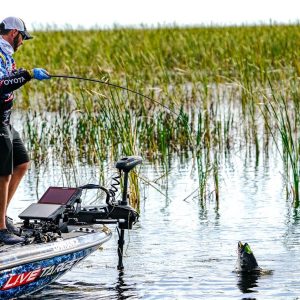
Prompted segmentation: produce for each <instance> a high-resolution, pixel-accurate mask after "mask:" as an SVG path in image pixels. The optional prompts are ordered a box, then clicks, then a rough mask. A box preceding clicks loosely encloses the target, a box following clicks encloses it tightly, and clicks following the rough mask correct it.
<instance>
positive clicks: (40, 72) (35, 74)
mask: <svg viewBox="0 0 300 300" xmlns="http://www.w3.org/2000/svg"><path fill="white" fill-rule="evenodd" d="M32 78H34V79H37V80H44V79H50V78H51V76H50V75H49V74H48V72H47V71H46V70H44V69H42V68H34V69H33V70H32Z"/></svg>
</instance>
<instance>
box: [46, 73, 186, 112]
mask: <svg viewBox="0 0 300 300" xmlns="http://www.w3.org/2000/svg"><path fill="white" fill-rule="evenodd" d="M49 76H51V77H52V78H65V79H76V80H83V81H90V82H97V83H101V84H105V85H108V86H111V87H114V88H119V89H122V90H125V91H128V92H131V93H133V94H136V95H139V96H141V97H143V98H145V99H147V100H149V101H152V102H154V103H156V104H159V105H160V106H162V107H163V108H165V109H167V110H168V111H169V112H171V113H172V114H174V115H176V116H177V117H181V116H180V115H179V114H178V113H176V112H175V111H173V110H171V109H170V108H169V107H168V106H166V105H164V104H162V103H161V102H159V101H157V100H154V99H153V98H151V97H149V96H146V95H144V94H142V93H140V92H137V91H135V90H132V89H130V88H127V87H124V86H121V85H117V84H114V83H110V82H107V81H103V80H99V79H93V78H85V77H79V76H71V75H51V74H49Z"/></svg>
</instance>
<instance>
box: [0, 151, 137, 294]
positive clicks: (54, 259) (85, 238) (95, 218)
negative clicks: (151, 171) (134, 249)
mask: <svg viewBox="0 0 300 300" xmlns="http://www.w3.org/2000/svg"><path fill="white" fill-rule="evenodd" d="M141 162H142V158H141V157H138V156H129V157H124V158H122V159H120V160H119V161H118V162H117V163H116V168H117V169H118V171H119V174H118V175H117V176H116V177H114V178H113V179H114V182H113V184H112V187H111V188H110V189H107V188H105V187H103V186H100V185H96V184H87V185H84V186H81V187H75V188H70V187H67V188H66V187H49V188H48V190H47V191H46V192H45V193H44V195H43V196H42V197H41V198H40V200H39V201H38V202H37V203H33V204H31V205H30V206H29V207H27V208H26V209H25V210H24V211H23V212H22V213H21V214H20V215H19V218H20V219H21V220H22V223H20V224H18V227H19V229H20V235H21V236H22V237H24V239H25V241H24V242H22V243H20V244H16V245H11V246H10V245H1V246H0V299H13V298H17V297H20V296H25V295H29V294H32V293H35V292H37V291H39V290H41V289H43V288H44V287H45V286H47V285H48V284H51V283H52V282H54V281H55V280H57V279H58V278H59V277H60V276H62V275H63V274H65V273H66V272H67V271H69V270H71V269H72V267H74V266H75V265H77V264H78V263H80V261H82V260H83V259H84V258H86V257H87V256H88V255H90V254H91V253H93V252H94V251H95V250H97V249H98V248H99V247H100V246H101V245H102V244H103V243H105V242H106V241H108V240H109V239H110V238H111V235H112V233H111V231H110V229H109V228H108V227H106V226H105V225H106V224H116V225H117V228H118V234H119V240H118V250H117V253H118V257H119V260H118V269H119V270H122V269H123V268H124V267H123V246H124V231H125V230H129V229H132V226H133V224H135V223H136V222H137V220H138V213H137V212H136V211H135V210H134V209H133V208H132V207H131V206H130V205H129V204H128V202H127V199H128V191H127V190H128V174H129V172H130V171H131V170H132V169H133V168H134V167H135V166H136V165H138V164H140V163H141ZM121 181H122V185H123V190H122V199H121V200H119V201H118V200H116V199H115V195H116V192H117V190H118V188H117V185H119V184H120V183H121ZM87 189H100V190H102V191H104V192H105V194H106V204H105V205H103V206H87V207H82V206H81V203H82V199H81V197H82V191H83V190H87Z"/></svg>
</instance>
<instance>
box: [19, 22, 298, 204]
mask: <svg viewBox="0 0 300 300" xmlns="http://www.w3.org/2000/svg"><path fill="white" fill-rule="evenodd" d="M34 36H35V39H34V40H33V42H31V43H25V46H24V48H23V49H22V51H20V52H19V53H17V54H16V56H17V57H16V60H17V62H18V64H19V66H22V67H24V68H32V67H33V66H42V67H44V68H46V69H47V70H49V72H50V73H51V74H53V75H55V74H66V75H77V76H82V77H85V78H96V79H101V80H103V81H107V82H112V83H115V84H119V85H122V86H124V87H129V88H130V89H133V90H136V91H139V92H140V93H142V94H145V95H147V96H148V97H151V98H152V99H154V101H150V100H149V99H145V98H144V97H141V96H139V95H136V94H133V93H130V92H126V91H124V90H121V89H115V88H111V87H108V86H106V85H100V84H99V85H97V84H95V83H89V82H83V81H76V80H65V79H54V78H53V79H52V80H50V82H45V83H44V82H43V83H30V84H28V85H27V86H26V87H24V88H23V89H22V90H21V91H20V94H19V98H18V99H19V100H18V101H17V102H16V104H15V105H16V106H17V108H18V109H19V110H21V111H22V114H23V133H24V138H25V140H26V143H27V146H28V149H29V151H30V154H31V158H32V160H33V162H34V165H35V166H37V167H39V166H42V165H43V166H47V165H49V164H51V163H52V164H53V163H56V164H61V165H66V166H69V167H74V166H75V165H76V162H78V161H79V162H81V163H84V164H90V165H94V164H95V165H97V166H101V165H102V164H103V163H104V162H107V161H114V160H116V159H117V158H118V157H120V156H122V155H133V154H135V155H141V156H143V157H144V158H146V159H147V160H149V161H150V162H152V163H155V164H161V165H163V166H164V168H165V174H166V175H165V177H164V180H167V179H166V178H167V175H168V172H169V169H170V168H171V157H174V156H176V157H178V159H179V160H193V161H194V171H195V172H197V174H198V178H199V188H198V190H197V193H198V196H199V199H200V202H201V204H202V205H205V201H206V199H207V198H208V197H210V198H211V197H213V199H215V201H216V203H218V202H219V201H221V198H222V195H220V194H219V190H220V189H219V185H220V178H219V168H220V165H221V164H223V163H224V162H225V161H226V159H228V157H230V156H231V155H233V154H235V153H237V152H238V151H241V149H243V151H245V153H246V158H245V161H246V160H247V157H250V156H251V157H252V158H253V157H254V158H255V160H256V161H257V162H259V160H260V159H262V157H265V156H268V155H269V153H270V151H277V152H278V153H280V156H281V158H282V161H283V165H284V169H283V170H282V174H283V176H284V178H285V182H286V190H287V193H286V195H287V197H289V198H291V199H293V203H294V205H295V206H298V205H299V175H300V174H299V173H300V171H299V151H300V144H299V119H300V118H299V116H300V115H299V110H300V105H299V99H300V97H299V96H300V86H299V74H300V27H299V25H293V26H292V25H291V26H279V25H270V26H253V27H243V26H242V27H224V28H218V27H217V28H214V27H207V28H176V27H172V28H158V29H147V28H144V29H120V28H115V29H112V30H90V31H74V30H67V31H55V30H49V31H41V32H35V33H34ZM158 102H159V103H160V104H162V105H160V104H158ZM166 107H167V108H166ZM132 180H134V181H135V182H136V178H134V179H132Z"/></svg>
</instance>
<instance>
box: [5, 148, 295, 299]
mask: <svg viewBox="0 0 300 300" xmlns="http://www.w3.org/2000/svg"><path fill="white" fill-rule="evenodd" d="M222 166H223V167H222V169H221V170H220V203H219V208H217V205H216V202H215V200H214V199H213V198H211V199H208V200H207V201H206V203H205V205H201V203H200V201H199V199H198V198H197V197H195V196H196V194H194V195H193V196H191V197H189V198H188V199H185V198H186V197H187V196H188V195H189V194H190V193H191V192H192V191H193V190H195V189H196V187H197V174H196V173H195V170H194V169H193V167H192V161H187V162H182V163H179V160H176V159H174V160H173V163H172V165H171V171H170V176H169V178H168V184H166V182H163V181H160V183H161V186H160V188H161V190H162V192H163V193H165V194H167V197H166V196H164V195H162V194H161V193H159V192H158V191H157V190H156V189H154V188H153V187H151V186H149V185H147V184H145V183H141V191H142V202H141V217H140V222H139V223H138V225H137V226H135V228H134V230H132V231H130V232H129V234H128V235H127V236H126V251H125V252H126V255H125V258H124V265H125V270H124V273H123V274H119V272H118V271H117V269H116V266H117V234H116V232H115V234H114V236H113V238H112V239H111V240H110V241H109V242H108V243H106V244H104V246H103V249H101V250H99V251H97V252H96V253H95V254H93V255H91V256H90V257H88V258H87V259H86V260H85V261H83V262H82V263H80V265H78V266H77V267H75V268H74V269H73V270H72V271H70V272H69V273H67V274H66V275H64V276H63V277H62V278H61V279H60V280H59V281H58V282H57V283H55V284H53V285H51V286H50V287H48V288H47V289H45V290H44V291H42V292H40V293H39V294H37V295H36V296H35V297H31V298H30V299H32V298H33V299H40V298H42V299H81V298H84V299H300V297H299V295H300V284H299V283H300V247H299V246H300V241H299V238H300V226H299V224H298V223H299V220H300V217H299V214H297V211H294V210H293V209H292V204H291V203H290V202H289V201H287V200H286V197H285V192H284V186H283V180H282V178H281V174H280V172H281V170H282V166H281V163H280V160H279V159H278V158H277V157H276V153H275V154H274V155H273V157H272V159H262V160H261V161H260V163H259V164H258V165H256V164H255V162H254V161H251V158H245V157H244V155H241V154H237V155H233V156H231V158H230V159H228V160H227V161H226V162H224V163H223V164H222ZM59 172H61V170H60V169H59V168H58V169H55V168H54V169H52V170H51V172H50V171H45V173H44V175H43V176H42V178H41V183H40V189H41V190H45V187H46V186H48V185H49V184H52V183H53V182H54V183H55V180H60V179H57V178H59V177H57V174H56V173H59ZM80 172H83V173H84V174H85V175H81V178H82V180H85V178H84V176H85V177H86V178H87V179H88V180H90V179H92V178H93V177H94V176H96V175H95V174H94V173H95V172H96V171H95V170H92V169H88V170H87V169H86V168H85V169H84V171H80ZM162 173H163V170H162V168H160V167H157V166H156V167H154V166H153V165H151V164H148V163H147V162H145V163H144V164H143V166H142V168H141V174H143V176H144V177H147V178H149V179H152V180H153V179H155V178H158V177H159V176H160V175H161V174H162ZM35 176H36V174H35V172H34V170H31V171H30V172H29V174H28V176H27V177H26V179H25V180H24V181H23V182H22V185H21V186H20V189H19V190H18V193H17V195H16V196H15V199H14V201H13V203H12V205H11V207H10V214H11V215H13V216H17V214H18V213H19V212H20V211H22V209H24V208H25V207H26V206H27V205H28V203H30V202H32V201H33V199H34V197H35V196H34V195H35V179H36V177H35ZM56 184H59V182H56ZM184 199H185V200H184ZM112 230H113V231H114V229H113V227H112ZM239 240H240V241H242V242H248V243H249V244H250V246H251V248H252V250H253V252H254V254H255V256H256V259H257V261H258V263H259V265H260V267H262V268H263V269H268V270H273V274H272V275H262V276H260V277H254V278H248V279H243V278H241V277H239V276H238V275H237V274H235V273H233V272H232V271H233V270H234V266H235V262H236V257H237V251H236V249H237V243H238V241H239Z"/></svg>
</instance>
